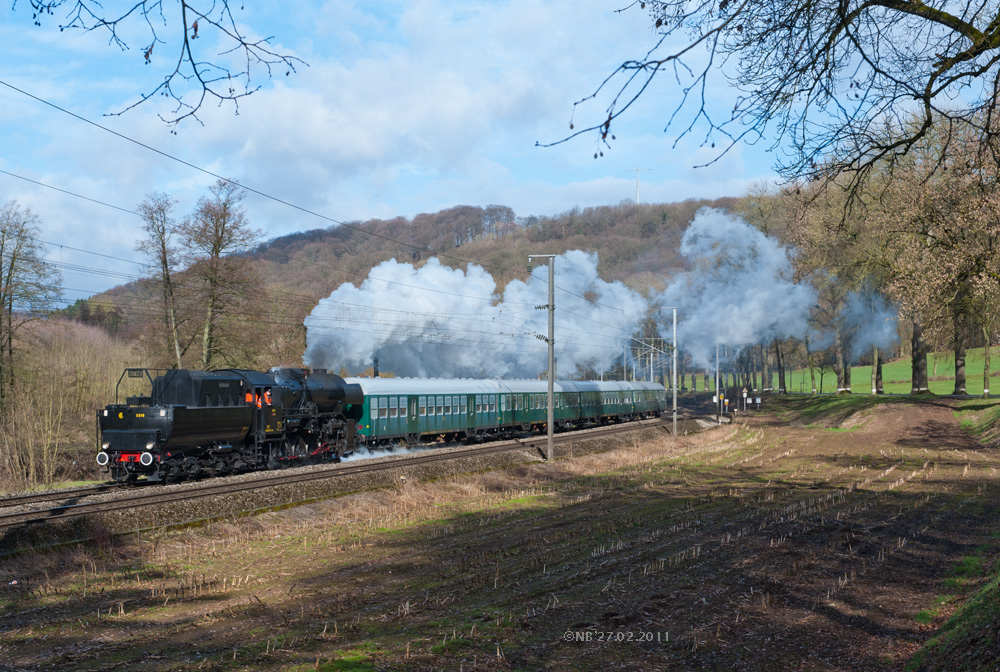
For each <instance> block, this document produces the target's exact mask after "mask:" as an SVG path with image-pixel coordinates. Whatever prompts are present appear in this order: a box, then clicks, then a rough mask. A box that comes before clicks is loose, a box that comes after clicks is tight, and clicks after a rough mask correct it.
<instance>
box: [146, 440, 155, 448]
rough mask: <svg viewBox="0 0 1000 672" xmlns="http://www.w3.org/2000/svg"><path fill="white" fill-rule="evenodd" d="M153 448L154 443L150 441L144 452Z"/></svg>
mask: <svg viewBox="0 0 1000 672" xmlns="http://www.w3.org/2000/svg"><path fill="white" fill-rule="evenodd" d="M153 448H156V442H155V441H150V442H149V443H147V444H146V450H152V449H153Z"/></svg>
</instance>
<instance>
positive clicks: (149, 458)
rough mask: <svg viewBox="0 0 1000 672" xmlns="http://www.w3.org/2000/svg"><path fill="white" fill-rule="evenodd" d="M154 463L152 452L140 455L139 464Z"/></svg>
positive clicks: (147, 464)
mask: <svg viewBox="0 0 1000 672" xmlns="http://www.w3.org/2000/svg"><path fill="white" fill-rule="evenodd" d="M152 463H153V454H152V453H143V454H142V455H140V456H139V464H141V465H142V466H144V467H148V466H149V465H151V464H152Z"/></svg>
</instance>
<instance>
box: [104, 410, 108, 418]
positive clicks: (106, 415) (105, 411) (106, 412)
mask: <svg viewBox="0 0 1000 672" xmlns="http://www.w3.org/2000/svg"><path fill="white" fill-rule="evenodd" d="M104 417H105V418H106V417H108V409H106V408H105V409H104Z"/></svg>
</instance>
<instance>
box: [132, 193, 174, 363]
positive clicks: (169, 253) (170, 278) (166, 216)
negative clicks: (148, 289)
mask: <svg viewBox="0 0 1000 672" xmlns="http://www.w3.org/2000/svg"><path fill="white" fill-rule="evenodd" d="M176 204H177V201H175V200H174V199H173V198H171V197H169V196H167V195H166V194H164V193H162V192H154V193H152V194H149V195H148V196H147V197H146V200H144V201H143V202H142V203H140V204H139V213H140V214H141V215H142V219H143V226H142V230H143V231H145V232H146V237H145V238H143V239H141V240H140V241H139V242H138V243H136V249H137V250H138V251H139V252H142V253H143V254H145V255H146V257H147V258H148V259H149V260H150V261H149V273H150V276H151V278H152V281H153V282H155V283H156V284H157V285H159V290H160V296H161V298H162V300H163V327H164V331H165V333H166V334H167V351H168V357H169V358H172V359H173V360H174V364H175V366H176V367H177V368H178V369H180V368H183V364H182V363H181V357H182V356H183V354H184V353H183V351H182V349H181V341H180V333H179V329H178V324H177V319H178V318H177V297H176V287H175V285H176V281H175V279H174V278H175V275H176V272H177V264H178V261H179V259H178V250H177V248H176V246H175V245H174V238H175V236H176V234H177V222H176V221H175V220H174V219H173V214H172V213H173V209H174V206H175V205H176ZM185 350H186V348H185Z"/></svg>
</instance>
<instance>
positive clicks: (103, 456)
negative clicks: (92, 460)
mask: <svg viewBox="0 0 1000 672" xmlns="http://www.w3.org/2000/svg"><path fill="white" fill-rule="evenodd" d="M109 461H111V457H110V456H109V455H108V454H107V453H105V452H104V451H103V450H102V451H101V452H99V453H98V454H97V464H99V465H100V466H102V467H104V466H106V465H107V464H108V462H109Z"/></svg>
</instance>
